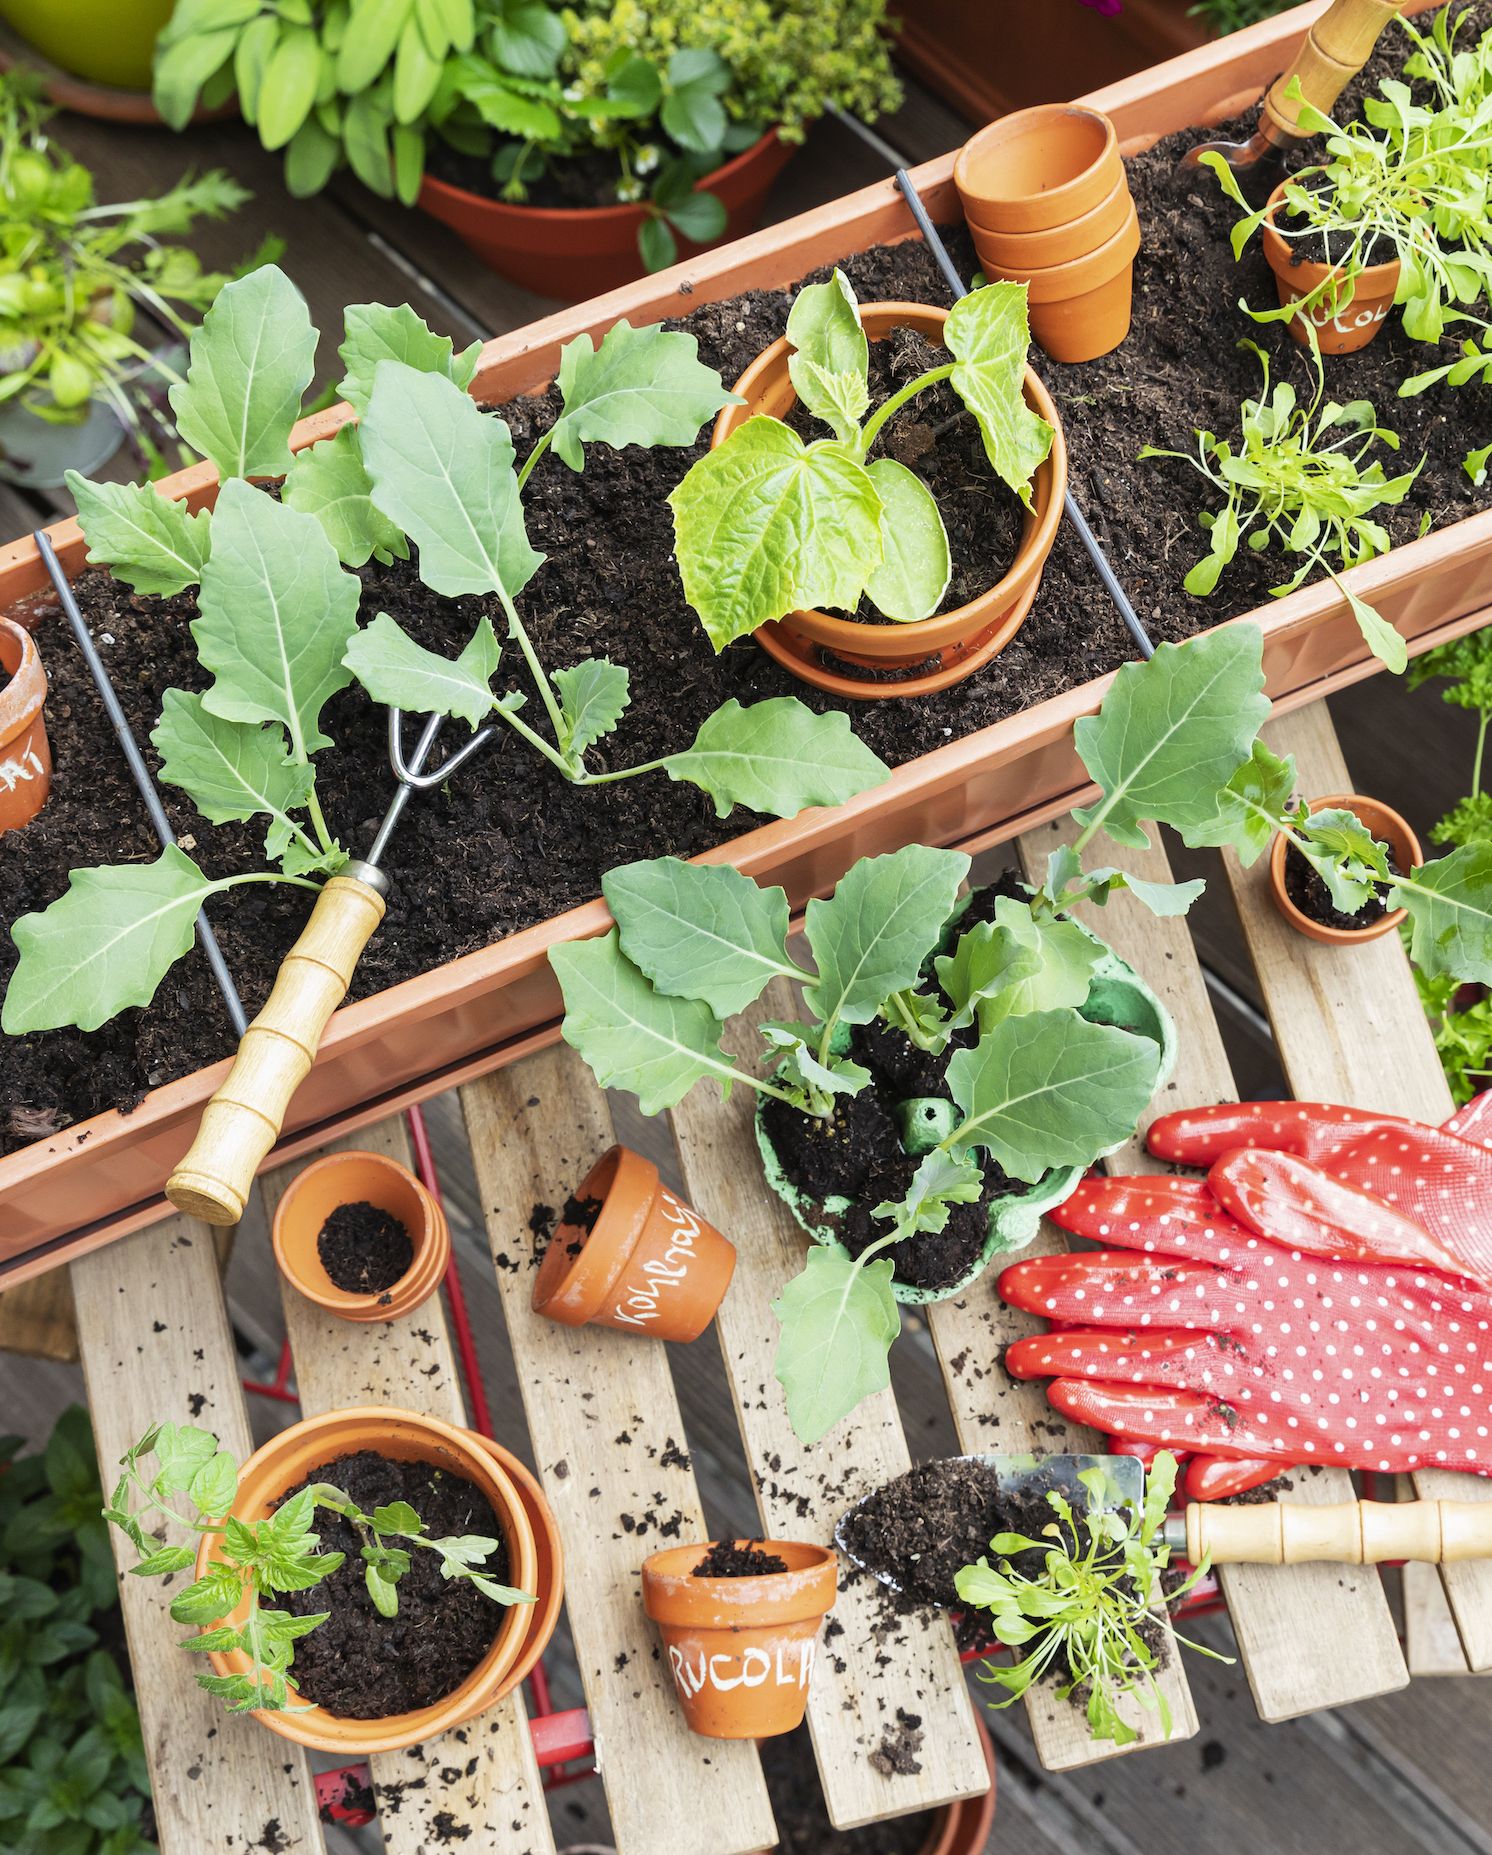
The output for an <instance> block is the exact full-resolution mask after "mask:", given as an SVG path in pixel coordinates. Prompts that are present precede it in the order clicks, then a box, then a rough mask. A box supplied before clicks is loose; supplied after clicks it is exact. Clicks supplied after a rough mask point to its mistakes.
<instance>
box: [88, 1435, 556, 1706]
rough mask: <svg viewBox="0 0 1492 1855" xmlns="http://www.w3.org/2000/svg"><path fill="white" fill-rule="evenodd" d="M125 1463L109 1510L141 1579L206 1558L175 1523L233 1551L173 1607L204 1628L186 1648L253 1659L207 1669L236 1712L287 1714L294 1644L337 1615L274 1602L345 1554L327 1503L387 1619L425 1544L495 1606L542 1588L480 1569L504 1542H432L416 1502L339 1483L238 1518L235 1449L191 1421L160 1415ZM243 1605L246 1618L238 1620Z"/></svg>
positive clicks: (202, 1679)
mask: <svg viewBox="0 0 1492 1855" xmlns="http://www.w3.org/2000/svg"><path fill="white" fill-rule="evenodd" d="M120 1469H121V1473H120V1477H119V1481H118V1483H117V1484H116V1486H115V1488H114V1492H113V1493H112V1494H111V1495H110V1497H109V1503H108V1505H107V1507H105V1509H104V1518H105V1519H106V1520H109V1521H111V1522H112V1523H113V1524H114V1525H115V1526H117V1527H118V1528H119V1529H120V1531H121V1532H122V1533H123V1534H124V1535H125V1537H126V1538H127V1539H128V1540H129V1541H130V1544H131V1545H132V1546H133V1547H134V1548H135V1550H136V1552H137V1553H139V1555H140V1562H139V1564H137V1565H133V1566H131V1568H130V1570H131V1572H132V1573H133V1575H134V1576H135V1577H137V1578H167V1577H172V1576H174V1575H175V1574H176V1573H178V1572H184V1571H187V1570H189V1569H190V1568H191V1567H192V1566H193V1565H194V1564H195V1563H196V1558H197V1553H196V1549H195V1547H193V1546H186V1545H172V1544H170V1543H169V1542H168V1543H165V1544H162V1534H163V1530H164V1531H169V1530H170V1529H171V1528H172V1526H173V1524H174V1526H175V1527H176V1529H177V1530H183V1531H186V1532H188V1533H193V1534H205V1533H211V1534H214V1535H216V1536H217V1537H218V1538H220V1540H221V1542H222V1555H223V1556H222V1557H221V1558H218V1559H215V1560H213V1561H212V1563H211V1564H210V1565H209V1567H208V1569H207V1571H206V1573H205V1574H204V1575H203V1576H202V1577H201V1578H198V1579H196V1580H195V1581H194V1582H193V1583H192V1584H189V1585H188V1586H187V1587H186V1589H185V1590H183V1591H180V1592H178V1593H177V1595H176V1597H175V1598H173V1600H172V1602H171V1615H172V1617H173V1618H174V1619H175V1620H176V1622H178V1623H189V1624H194V1625H196V1626H197V1627H198V1628H199V1629H200V1630H202V1631H203V1634H201V1635H198V1636H190V1637H187V1638H186V1639H185V1641H184V1642H183V1643H182V1645H181V1646H182V1647H183V1648H184V1649H190V1650H193V1651H194V1652H196V1653H199V1654H205V1653H207V1652H208V1651H209V1650H213V1651H217V1652H219V1653H222V1654H225V1655H227V1654H235V1653H236V1654H241V1655H244V1656H246V1657H247V1659H248V1661H249V1664H250V1665H249V1667H248V1669H247V1670H246V1671H244V1672H242V1673H237V1674H227V1675H213V1674H207V1675H198V1677H197V1685H198V1686H199V1687H203V1688H206V1690H207V1691H208V1693H209V1694H216V1695H218V1696H219V1697H220V1698H221V1699H222V1701H223V1702H224V1704H225V1705H226V1706H227V1708H228V1710H229V1712H230V1713H242V1712H244V1711H246V1710H247V1709H250V1708H254V1709H257V1710H260V1711H263V1712H266V1713H279V1712H283V1711H285V1710H286V1709H289V1708H292V1707H293V1705H294V1698H293V1697H294V1696H295V1694H296V1686H295V1680H294V1677H293V1675H292V1674H291V1665H292V1663H293V1662H294V1659H295V1645H296V1643H297V1642H299V1640H300V1639H301V1637H302V1636H309V1635H310V1633H311V1631H312V1630H314V1629H318V1628H319V1627H320V1626H321V1625H322V1624H323V1623H325V1622H326V1620H327V1618H328V1617H329V1616H330V1615H331V1612H330V1611H329V1610H323V1611H319V1612H317V1613H315V1614H313V1615H308V1616H294V1615H292V1614H291V1613H290V1612H289V1611H286V1610H279V1609H276V1608H275V1607H274V1603H273V1600H274V1598H276V1597H277V1596H281V1595H283V1594H284V1593H285V1592H288V1591H310V1590H314V1588H315V1587H316V1586H317V1585H319V1584H320V1583H321V1582H322V1580H323V1579H326V1578H329V1577H330V1576H331V1574H332V1573H333V1572H334V1571H336V1570H337V1569H338V1568H339V1567H340V1566H341V1565H342V1564H343V1562H344V1560H345V1557H346V1555H345V1554H344V1553H340V1552H322V1551H321V1550H320V1539H319V1536H318V1535H317V1534H316V1532H315V1531H314V1530H313V1529H314V1526H315V1519H316V1510H317V1509H318V1508H324V1509H326V1510H327V1511H328V1512H329V1513H334V1514H338V1515H340V1516H341V1518H343V1519H344V1520H348V1521H350V1522H351V1523H352V1526H353V1527H354V1529H355V1530H356V1533H357V1536H358V1540H359V1546H358V1552H359V1556H360V1557H361V1559H362V1562H363V1581H364V1584H365V1585H366V1587H367V1592H368V1596H369V1597H370V1598H371V1599H372V1601H373V1605H374V1608H375V1609H376V1610H377V1611H378V1614H379V1615H380V1616H383V1617H394V1616H397V1615H398V1614H399V1581H400V1579H401V1578H403V1577H404V1575H405V1574H406V1573H407V1572H408V1570H409V1567H410V1564H411V1562H412V1555H413V1554H414V1553H415V1552H433V1553H434V1554H435V1555H436V1556H437V1558H438V1559H439V1561H440V1573H441V1576H442V1578H464V1579H465V1580H466V1581H467V1582H468V1583H470V1584H472V1585H474V1586H475V1587H476V1589H477V1590H478V1591H480V1592H481V1593H482V1595H483V1596H484V1597H487V1598H490V1599H491V1600H492V1602H493V1603H494V1604H501V1605H505V1606H506V1605H512V1604H531V1603H533V1602H534V1597H533V1595H532V1593H530V1592H526V1591H516V1590H514V1589H513V1588H512V1587H511V1586H510V1585H505V1584H500V1583H498V1581H497V1580H496V1579H495V1578H492V1577H489V1576H488V1575H487V1573H486V1572H485V1571H483V1570H482V1567H483V1566H484V1565H485V1564H486V1563H487V1561H488V1560H489V1559H490V1558H491V1557H492V1555H493V1553H494V1552H496V1551H497V1549H498V1546H499V1544H500V1542H499V1541H498V1540H496V1539H488V1538H485V1537H483V1536H481V1535H479V1534H461V1535H453V1536H451V1537H450V1538H446V1539H434V1538H432V1537H431V1536H430V1533H429V1531H428V1529H427V1528H426V1527H425V1524H424V1522H423V1521H422V1520H421V1519H420V1516H419V1515H418V1514H417V1513H416V1512H415V1510H414V1508H413V1507H411V1506H410V1504H409V1503H408V1502H407V1501H392V1502H390V1503H389V1504H388V1505H387V1506H384V1507H377V1508H375V1509H374V1510H373V1512H372V1513H371V1514H368V1513H364V1512H363V1511H362V1509H361V1508H360V1507H359V1506H358V1505H357V1503H356V1502H355V1501H353V1500H352V1499H351V1497H350V1496H349V1495H348V1494H346V1493H345V1492H344V1490H342V1489H341V1488H338V1487H335V1486H334V1485H332V1484H331V1483H329V1482H316V1483H313V1484H312V1485H311V1486H310V1487H308V1488H302V1489H301V1491H300V1493H299V1494H297V1495H294V1496H293V1497H292V1498H291V1499H290V1500H288V1501H286V1502H284V1503H283V1505H281V1506H280V1507H277V1508H276V1509H275V1511H274V1512H273V1513H272V1514H269V1515H268V1516H267V1517H266V1518H265V1519H263V1520H252V1521H249V1520H239V1519H236V1518H235V1517H234V1514H233V1503H234V1501H235V1500H237V1498H238V1469H237V1467H236V1465H235V1463H234V1461H233V1458H232V1457H231V1456H230V1455H228V1454H227V1452H226V1451H225V1450H223V1449H222V1448H220V1446H219V1444H218V1439H217V1438H216V1437H215V1436H214V1435H213V1434H212V1433H211V1431H208V1430H199V1429H197V1428H195V1427H194V1426H193V1425H191V1424H174V1423H158V1424H153V1425H152V1426H151V1428H150V1429H149V1430H147V1431H146V1433H145V1435H144V1436H142V1437H141V1438H140V1440H139V1442H138V1443H136V1444H135V1445H134V1447H133V1448H132V1449H130V1450H129V1451H128V1453H127V1454H126V1455H124V1456H122V1457H121V1458H120ZM240 1610H242V1612H243V1615H242V1619H241V1621H238V1622H233V1621H229V1620H228V1619H231V1618H233V1617H234V1615H235V1614H236V1613H237V1612H239V1611H240Z"/></svg>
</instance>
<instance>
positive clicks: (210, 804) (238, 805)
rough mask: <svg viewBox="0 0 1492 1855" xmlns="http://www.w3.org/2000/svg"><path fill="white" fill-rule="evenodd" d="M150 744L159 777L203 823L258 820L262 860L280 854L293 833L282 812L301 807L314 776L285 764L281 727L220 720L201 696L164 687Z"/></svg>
mask: <svg viewBox="0 0 1492 1855" xmlns="http://www.w3.org/2000/svg"><path fill="white" fill-rule="evenodd" d="M150 742H151V745H152V746H153V747H154V748H155V750H156V752H157V753H158V754H159V755H160V757H161V771H160V777H161V779H162V780H164V781H165V783H166V784H167V785H168V786H179V787H180V788H181V790H182V791H183V792H185V793H186V795H187V797H188V798H189V799H190V800H191V801H192V803H193V805H195V806H196V808H197V810H198V811H199V812H201V814H202V816H203V817H204V818H206V819H207V821H208V823H209V824H234V823H239V822H242V821H243V820H245V819H249V818H255V817H258V816H260V815H263V816H265V817H267V818H268V819H269V828H268V831H267V833H266V836H265V840H264V852H265V855H266V856H267V857H269V858H270V859H271V860H272V861H273V860H278V859H279V858H280V857H282V856H283V855H284V854H285V851H286V849H287V848H288V846H289V844H290V840H291V838H292V837H293V836H294V835H295V834H296V830H297V826H296V824H295V821H294V819H292V818H291V816H290V814H291V813H292V812H296V811H301V810H303V809H304V808H305V805H306V802H307V800H308V799H309V798H310V796H311V790H312V787H313V785H314V784H315V774H314V773H313V772H312V770H311V768H310V766H308V765H307V764H305V763H304V762H296V761H294V760H292V759H290V757H289V755H290V746H289V743H288V741H287V740H286V738H285V730H284V728H283V727H281V726H279V725H278V724H276V723H269V724H264V725H261V724H257V723H254V722H246V721H225V720H224V719H223V717H222V716H221V715H214V714H213V713H212V711H211V710H210V709H209V708H208V707H207V706H206V704H205V703H204V702H203V700H202V698H201V696H197V695H188V694H187V692H186V691H185V690H182V689H168V690H167V691H166V693H165V696H164V697H163V698H162V701H161V716H160V720H159V721H158V722H157V723H156V725H155V727H154V729H153V730H152V731H151V736H150Z"/></svg>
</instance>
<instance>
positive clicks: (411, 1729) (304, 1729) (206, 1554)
mask: <svg viewBox="0 0 1492 1855" xmlns="http://www.w3.org/2000/svg"><path fill="white" fill-rule="evenodd" d="M360 1449H369V1450H374V1451H376V1452H377V1453H378V1454H379V1455H383V1456H389V1457H392V1458H393V1459H394V1460H395V1461H400V1462H429V1463H433V1464H436V1465H437V1466H439V1467H441V1468H443V1469H445V1470H446V1471H447V1472H449V1473H450V1474H453V1475H460V1476H462V1477H464V1479H465V1480H467V1481H469V1482H472V1483H474V1484H475V1486H477V1487H478V1488H480V1489H481V1491H482V1493H483V1494H484V1495H485V1496H486V1497H487V1499H488V1500H489V1501H490V1502H491V1503H492V1509H493V1512H494V1513H495V1514H496V1515H497V1519H498V1524H499V1526H500V1527H501V1528H502V1533H503V1538H504V1540H505V1541H506V1543H507V1548H508V1561H509V1578H508V1582H509V1583H511V1584H512V1585H514V1586H515V1587H516V1588H517V1589H518V1590H521V1591H532V1592H535V1593H537V1602H536V1603H533V1604H515V1605H513V1606H511V1607H510V1608H509V1609H507V1610H505V1611H504V1612H503V1613H502V1622H501V1624H500V1626H499V1628H498V1632H497V1635H496V1636H495V1637H494V1638H493V1641H492V1646H491V1647H490V1648H489V1649H488V1651H487V1653H486V1655H485V1656H483V1658H482V1660H481V1661H480V1662H479V1663H478V1664H477V1666H476V1668H474V1669H473V1670H472V1672H471V1674H470V1675H468V1676H467V1678H466V1679H465V1680H464V1681H463V1682H462V1683H461V1684H460V1686H459V1687H457V1688H455V1689H454V1690H453V1691H452V1692H451V1693H450V1694H448V1695H447V1696H446V1698H445V1699H444V1700H443V1701H440V1702H439V1703H438V1704H437V1705H435V1706H433V1707H422V1708H420V1709H419V1710H418V1711H416V1712H413V1713H401V1714H391V1715H389V1716H387V1717H386V1718H384V1719H378V1720H357V1719H348V1718H340V1717H338V1716H337V1715H336V1714H332V1713H329V1712H328V1711H327V1710H326V1708H325V1707H305V1708H299V1709H295V1710H291V1711H287V1712H283V1713H258V1714H256V1715H255V1718H256V1719H258V1720H261V1721H262V1722H263V1723H264V1725H266V1726H267V1727H268V1728H269V1729H270V1731H271V1732H274V1733H278V1734H279V1735H280V1736H281V1738H283V1739H292V1740H294V1741H295V1742H296V1743H297V1744H299V1745H305V1746H312V1747H315V1748H316V1749H317V1750H320V1751H323V1752H338V1753H341V1754H343V1755H345V1756H348V1757H352V1756H363V1755H366V1754H367V1753H370V1752H396V1751H401V1750H403V1749H404V1748H406V1747H408V1746H412V1745H418V1744H419V1743H420V1741H421V1740H423V1739H429V1738H433V1737H434V1736H435V1735H436V1734H437V1733H443V1732H445V1731H447V1730H448V1729H449V1728H451V1727H453V1726H460V1725H463V1724H464V1723H465V1722H466V1721H468V1720H472V1719H475V1718H476V1716H477V1715H478V1714H479V1713H484V1712H486V1710H487V1708H489V1707H491V1706H492V1705H494V1703H495V1702H497V1701H499V1700H501V1699H502V1697H503V1696H504V1695H505V1694H508V1693H510V1692H511V1691H512V1690H513V1688H515V1687H516V1686H517V1685H518V1683H519V1681H521V1680H522V1679H523V1676H524V1675H525V1674H526V1673H527V1671H528V1670H529V1669H530V1668H531V1667H532V1666H533V1664H534V1662H535V1660H536V1659H537V1658H538V1655H539V1653H540V1652H541V1651H542V1649H543V1647H544V1645H545V1643H546V1642H547V1641H548V1639H549V1635H550V1633H551V1632H552V1631H553V1628H554V1624H555V1620H556V1618H557V1617H558V1614H559V1605H560V1599H561V1597H562V1595H563V1583H564V1555H563V1551H562V1549H561V1546H560V1539H559V1529H558V1527H557V1525H556V1523H555V1519H554V1515H553V1514H552V1513H551V1512H550V1509H549V1505H548V1503H547V1502H546V1501H545V1499H544V1497H543V1495H542V1494H541V1493H540V1491H539V1487H538V1484H537V1483H536V1482H535V1481H534V1479H533V1477H532V1476H531V1475H530V1474H529V1473H528V1472H527V1471H526V1470H525V1469H523V1468H522V1467H521V1466H520V1465H519V1464H518V1463H517V1462H516V1461H515V1460H514V1458H513V1457H512V1456H510V1455H509V1454H508V1452H507V1451H506V1450H505V1449H503V1448H502V1447H501V1446H500V1445H499V1444H496V1443H493V1442H490V1441H488V1440H487V1439H486V1438H485V1437H479V1436H474V1435H473V1434H472V1433H471V1432H469V1431H466V1430H458V1429H457V1428H456V1427H455V1426H454V1425H452V1424H448V1423H442V1422H441V1421H440V1420H439V1419H438V1418H435V1417H422V1416H420V1415H418V1414H417V1413H416V1412H414V1411H404V1410H397V1409H392V1408H389V1407H387V1406H384V1407H381V1408H369V1409H356V1410H345V1411H331V1412H329V1413H327V1415H325V1416H322V1417H308V1418H306V1419H305V1420H304V1421H303V1422H301V1423H297V1424H293V1425H292V1426H291V1427H290V1428H289V1429H288V1430H284V1431H282V1432H281V1433H280V1434H279V1435H278V1436H276V1437H272V1438H271V1439H270V1441H269V1442H267V1443H266V1444H264V1446H263V1447H262V1448H260V1449H257V1450H255V1452H254V1454H253V1455H252V1456H250V1457H249V1459H248V1461H247V1462H246V1463H245V1464H244V1465H243V1468H242V1469H241V1470H240V1471H239V1478H238V1499H237V1501H236V1502H235V1503H234V1509H233V1511H234V1514H235V1515H236V1517H237V1518H239V1519H241V1520H247V1521H253V1520H262V1519H263V1518H264V1517H265V1516H266V1515H267V1514H269V1513H270V1512H271V1511H272V1509H273V1507H274V1505H275V1503H276V1502H277V1501H278V1500H279V1498H280V1497H281V1496H282V1495H283V1494H284V1493H285V1492H286V1491H287V1490H288V1489H290V1488H293V1487H295V1486H296V1484H297V1483H298V1482H302V1481H305V1480H307V1479H308V1478H309V1477H310V1476H311V1475H313V1474H314V1473H315V1472H316V1471H317V1470H318V1469H320V1468H323V1467H324V1466H325V1465H326V1464H328V1463H330V1462H334V1461H335V1460H336V1459H337V1458H338V1457H339V1456H345V1455H350V1454H352V1453H353V1452H355V1451H357V1450H360ZM221 1553H222V1546H221V1535H218V1534H212V1533H209V1534H204V1535H203V1538H202V1543H201V1545H200V1546H199V1548H198V1550H197V1569H196V1576H197V1577H198V1578H201V1577H202V1576H203V1575H204V1574H205V1572H206V1570H207V1567H208V1566H209V1565H210V1564H211V1563H212V1561H213V1560H214V1559H215V1558H218V1557H220V1556H221ZM245 1608H246V1607H245ZM231 1621H233V1622H241V1621H242V1612H238V1611H236V1612H235V1613H234V1615H233V1618H232V1619H231ZM209 1660H210V1661H211V1663H212V1666H213V1669H214V1670H215V1672H216V1673H218V1674H232V1673H236V1672H242V1671H243V1670H244V1669H245V1668H246V1667H247V1666H248V1664H247V1661H246V1660H245V1658H244V1657H243V1656H241V1655H239V1654H237V1653H236V1652H235V1653H234V1654H231V1655H223V1654H219V1653H217V1652H214V1653H213V1654H212V1655H211V1656H210V1657H209ZM293 1672H294V1670H293V1668H292V1674H293Z"/></svg>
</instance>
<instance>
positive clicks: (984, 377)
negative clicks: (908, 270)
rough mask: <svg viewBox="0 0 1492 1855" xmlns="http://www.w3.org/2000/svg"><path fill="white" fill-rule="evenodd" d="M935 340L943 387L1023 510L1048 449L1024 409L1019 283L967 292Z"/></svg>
mask: <svg viewBox="0 0 1492 1855" xmlns="http://www.w3.org/2000/svg"><path fill="white" fill-rule="evenodd" d="M943 340H944V342H945V343H946V344H947V346H948V349H949V351H950V352H951V353H952V354H953V356H954V358H955V361H956V363H957V365H956V366H955V367H954V369H953V373H952V375H951V376H950V382H951V385H952V387H953V390H954V392H956V393H957V394H958V396H959V398H960V399H961V400H962V401H963V402H964V404H965V405H966V406H967V407H968V408H969V410H970V412H972V413H973V414H974V417H975V418H976V419H977V420H978V421H979V431H980V436H981V437H982V438H983V439H984V451H985V455H986V456H987V457H988V458H989V461H990V465H991V467H992V468H993V470H994V472H995V475H996V476H997V477H999V479H1000V481H1001V482H1002V483H1004V484H1005V485H1006V486H1007V487H1008V488H1009V489H1012V490H1014V491H1015V493H1016V495H1017V496H1019V497H1020V499H1021V501H1022V502H1023V503H1025V505H1026V507H1027V508H1030V507H1031V478H1032V476H1033V474H1034V473H1035V470H1036V467H1037V465H1038V464H1041V463H1042V462H1044V461H1045V459H1046V456H1047V454H1048V452H1049V451H1050V450H1051V448H1052V428H1051V426H1050V425H1048V424H1047V422H1046V420H1045V419H1043V418H1041V417H1040V416H1039V415H1038V414H1037V413H1034V412H1033V411H1032V410H1031V408H1030V407H1029V406H1028V405H1027V404H1026V397H1025V392H1024V385H1025V375H1026V350H1027V348H1028V347H1029V346H1030V343H1031V328H1030V324H1029V322H1028V321H1027V319H1026V286H1025V285H1024V284H1023V283H990V284H986V285H985V286H984V288H983V289H982V290H971V291H970V292H969V294H968V295H967V296H965V297H962V298H960V300H959V301H958V302H956V303H955V304H954V305H953V307H952V309H950V310H949V312H948V320H947V322H945V323H944V325H943Z"/></svg>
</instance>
